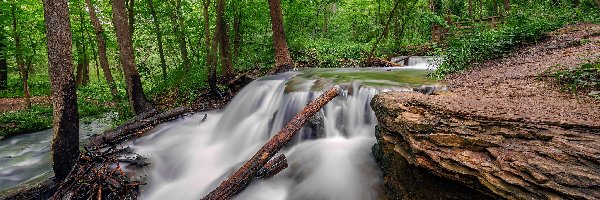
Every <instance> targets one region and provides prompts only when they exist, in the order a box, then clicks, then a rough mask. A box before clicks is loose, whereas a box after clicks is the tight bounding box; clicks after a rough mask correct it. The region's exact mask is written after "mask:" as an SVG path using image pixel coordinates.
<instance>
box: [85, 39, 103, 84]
mask: <svg viewBox="0 0 600 200" xmlns="http://www.w3.org/2000/svg"><path fill="white" fill-rule="evenodd" d="M85 35H86V36H87V37H86V38H87V39H88V42H89V44H93V41H92V40H93V39H92V37H90V33H89V32H86V33H85ZM96 48H98V47H94V46H92V47H90V49H92V56H93V59H94V66H95V67H96V79H97V80H98V82H100V69H99V67H98V66H99V65H98V53H97V52H96Z"/></svg>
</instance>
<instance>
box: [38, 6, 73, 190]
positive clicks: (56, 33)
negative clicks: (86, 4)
mask: <svg viewBox="0 0 600 200" xmlns="http://www.w3.org/2000/svg"><path fill="white" fill-rule="evenodd" d="M44 18H45V21H46V22H45V24H46V37H47V39H48V72H49V74H50V84H51V88H52V106H53V109H54V112H53V123H52V124H53V129H52V130H53V135H52V147H51V148H52V154H51V155H52V168H53V169H54V174H55V176H56V178H57V179H58V180H59V181H60V180H63V179H64V178H65V177H66V176H67V175H68V174H69V172H70V171H71V168H72V167H73V166H74V165H75V162H76V161H77V158H78V157H79V114H78V113H77V94H76V92H75V80H73V68H72V67H73V58H72V57H71V26H70V24H69V22H70V21H69V6H68V4H67V0H44Z"/></svg>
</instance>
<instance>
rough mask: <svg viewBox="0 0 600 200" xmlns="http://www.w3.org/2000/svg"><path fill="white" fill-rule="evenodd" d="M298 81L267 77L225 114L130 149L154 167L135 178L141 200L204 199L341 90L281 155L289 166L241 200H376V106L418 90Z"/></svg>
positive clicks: (189, 121)
mask: <svg viewBox="0 0 600 200" xmlns="http://www.w3.org/2000/svg"><path fill="white" fill-rule="evenodd" d="M382 73H384V72H383V71H382ZM299 74H301V73H299V72H288V73H284V74H280V75H276V76H268V77H263V78H261V79H259V80H256V81H254V82H252V83H250V84H249V85H248V86H246V87H245V88H244V89H243V90H242V91H241V92H240V93H239V94H238V95H237V96H236V97H235V98H234V99H233V100H232V101H231V103H230V104H229V105H228V106H227V108H225V109H224V110H222V111H211V112H206V113H198V114H195V115H192V116H188V117H186V118H184V119H182V120H179V121H176V122H171V123H167V124H163V125H161V126H159V127H157V128H155V129H154V130H153V131H151V133H149V134H148V136H146V137H143V138H140V139H137V140H135V141H133V142H132V143H130V144H129V145H130V146H131V147H132V148H133V149H134V151H135V152H136V153H137V154H139V155H141V156H143V157H147V158H148V159H149V160H148V162H149V163H150V165H149V166H148V167H146V168H143V169H139V170H135V171H134V172H132V173H134V174H135V175H137V176H144V177H145V176H147V182H148V185H147V186H146V187H145V188H144V191H143V193H142V195H141V198H142V199H200V198H201V197H203V196H204V195H205V194H207V193H208V192H210V191H211V190H212V189H214V188H215V187H216V186H218V184H220V182H221V181H222V180H224V179H226V178H227V177H228V176H229V175H230V174H231V173H233V172H234V171H235V170H237V169H238V168H239V167H240V166H241V165H242V164H243V163H244V162H245V161H247V160H248V159H249V158H250V157H251V156H252V155H253V154H254V153H255V152H256V151H257V150H258V149H259V148H260V147H261V146H262V145H263V144H265V143H266V141H268V140H269V138H270V137H272V136H273V135H274V134H276V133H277V132H278V131H279V130H280V129H281V128H282V127H283V126H285V124H286V123H287V122H288V121H289V120H290V119H291V118H293V117H294V116H295V115H296V114H297V113H299V112H300V111H301V110H302V109H303V108H304V107H305V106H306V105H307V104H308V103H309V102H310V101H312V100H314V99H315V98H317V97H318V96H319V95H320V94H321V93H322V92H323V91H324V90H326V89H327V88H329V87H331V86H333V85H334V84H340V85H341V88H342V92H341V95H340V96H338V97H336V98H335V99H334V100H333V101H331V102H329V103H328V104H327V105H326V106H325V107H324V108H323V109H322V110H321V111H319V112H318V113H317V114H316V115H315V116H314V117H312V118H311V119H310V120H309V122H307V124H305V126H304V127H303V128H302V129H301V130H300V131H299V132H298V134H297V136H296V138H294V140H293V141H292V142H290V144H288V145H287V147H286V148H284V149H283V150H282V151H281V152H280V153H283V154H285V155H286V157H287V158H288V163H289V167H288V168H287V169H285V170H284V171H282V172H281V173H279V174H278V175H276V176H274V177H272V178H269V179H266V180H255V181H254V182H253V183H252V184H251V185H250V186H249V187H248V188H247V189H246V190H244V191H243V192H242V193H241V194H240V195H238V196H237V197H236V198H237V199H257V200H259V199H282V200H283V199H344V200H347V199H377V198H378V197H379V195H380V194H379V193H380V192H381V191H382V189H381V186H382V180H381V174H380V173H381V172H380V171H379V168H378V167H377V165H376V164H375V162H374V159H373V156H372V155H371V150H370V149H371V146H372V145H373V144H375V142H376V141H375V138H374V132H375V130H374V129H375V124H376V118H375V116H374V113H373V111H372V110H371V109H370V105H369V103H370V100H371V98H373V96H374V95H376V94H378V93H380V92H385V91H390V90H400V91H411V90H412V89H411V88H401V87H387V86H366V85H364V84H363V83H362V82H361V81H347V82H344V83H339V82H335V81H331V80H330V79H323V78H315V77H312V76H304V77H301V76H300V75H299ZM307 77H308V78H307ZM205 115H206V116H207V117H206V120H205V121H203V120H202V119H203V118H204V116H205Z"/></svg>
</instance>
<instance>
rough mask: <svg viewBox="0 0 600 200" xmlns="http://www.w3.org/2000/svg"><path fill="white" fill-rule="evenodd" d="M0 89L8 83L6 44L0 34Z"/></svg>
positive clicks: (4, 87)
mask: <svg viewBox="0 0 600 200" xmlns="http://www.w3.org/2000/svg"><path fill="white" fill-rule="evenodd" d="M0 34H1V33H0ZM0 37H2V38H0V90H4V89H6V86H7V85H8V65H7V63H6V50H7V49H6V44H5V43H4V42H5V41H4V35H0Z"/></svg>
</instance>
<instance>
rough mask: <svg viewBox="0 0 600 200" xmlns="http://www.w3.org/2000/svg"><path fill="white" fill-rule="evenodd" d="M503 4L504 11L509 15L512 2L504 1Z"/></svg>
mask: <svg viewBox="0 0 600 200" xmlns="http://www.w3.org/2000/svg"><path fill="white" fill-rule="evenodd" d="M502 2H503V3H504V10H505V11H506V12H507V13H508V12H510V0H503V1H502Z"/></svg>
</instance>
